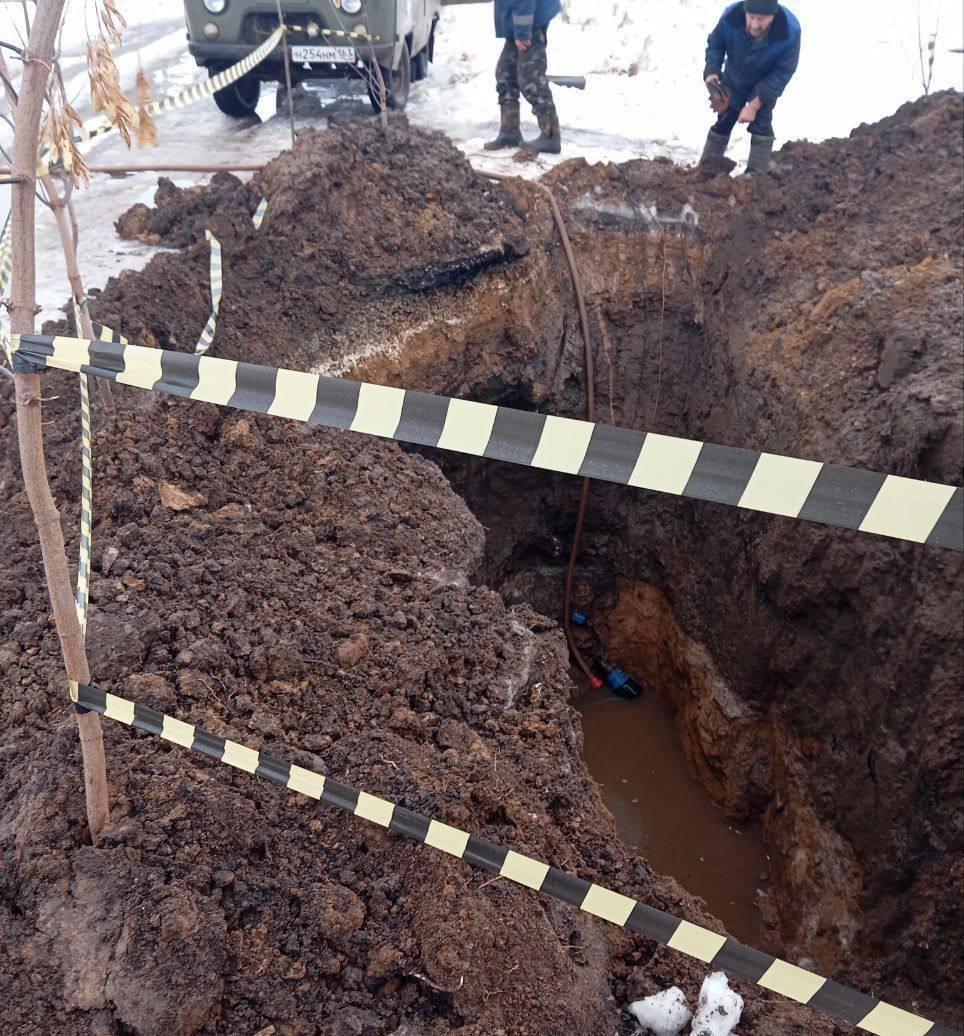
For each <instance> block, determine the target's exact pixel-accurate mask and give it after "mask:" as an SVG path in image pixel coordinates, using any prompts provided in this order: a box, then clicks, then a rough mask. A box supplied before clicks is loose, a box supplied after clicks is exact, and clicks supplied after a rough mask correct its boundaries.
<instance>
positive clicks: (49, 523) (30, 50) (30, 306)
mask: <svg viewBox="0 0 964 1036" xmlns="http://www.w3.org/2000/svg"><path fill="white" fill-rule="evenodd" d="M63 8H64V0H38V3H37V6H36V13H35V17H34V22H33V26H32V28H31V31H30V38H29V42H28V44H27V53H26V54H25V55H24V58H25V60H24V71H23V79H22V82H21V87H20V97H19V100H18V102H17V109H16V113H15V129H14V144H13V161H12V168H13V172H14V176H17V177H20V178H21V181H20V182H18V183H16V184H14V185H13V186H12V187H11V191H12V195H13V196H12V199H11V222H12V233H13V271H12V276H11V292H10V296H11V302H10V327H11V330H12V331H13V333H14V334H30V333H32V332H33V330H34V318H35V316H36V270H35V238H34V204H35V195H34V191H35V187H36V168H37V152H38V140H39V131H40V117H41V112H42V109H43V102H44V96H45V92H46V85H47V77H48V75H49V73H50V68H51V66H52V64H53V59H54V40H55V37H56V33H57V30H58V28H59V26H60V21H61V17H62V15H63ZM15 381H16V400H17V436H18V439H19V442H20V463H21V466H22V469H23V480H24V486H25V488H26V490H27V496H28V498H29V500H30V506H31V508H32V509H33V514H34V519H35V521H36V523H37V531H38V534H39V538H40V550H41V554H42V556H43V565H44V573H45V575H46V577H47V588H48V591H49V593H50V602H51V606H52V609H53V614H54V622H55V623H56V626H57V635H58V636H59V638H60V646H61V651H62V652H63V658H64V665H65V667H66V670H67V677H68V679H69V680H71V681H74V682H76V683H89V682H90V669H89V667H88V664H87V653H86V651H85V649H84V635H83V632H82V631H81V628H80V620H79V618H78V616H77V608H76V605H75V603H74V595H73V590H72V588H71V582H70V570H69V568H68V564H67V554H66V550H65V548H64V534H63V529H62V528H61V524H60V514H59V512H58V511H57V507H56V504H55V503H54V499H53V496H52V495H51V492H50V483H49V481H48V478H47V465H46V461H45V459H44V452H43V432H42V427H41V421H42V414H41V393H40V376H39V375H38V374H23V373H17V374H15ZM77 724H78V727H79V731H80V745H81V753H82V755H83V761H84V789H85V794H86V801H87V820H88V823H89V825H90V834H91V838H92V839H93V841H94V842H96V841H97V839H98V837H99V836H100V834H101V832H102V831H103V830H104V828H105V827H106V826H107V824H108V822H109V819H110V818H109V813H108V796H107V771H106V766H105V762H104V742H103V735H102V733H101V727H100V718H99V717H98V715H97V714H96V713H95V712H84V713H80V712H78V713H77Z"/></svg>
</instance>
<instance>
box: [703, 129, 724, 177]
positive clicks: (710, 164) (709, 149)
mask: <svg viewBox="0 0 964 1036" xmlns="http://www.w3.org/2000/svg"><path fill="white" fill-rule="evenodd" d="M729 143H730V138H729V137H724V136H723V135H722V134H721V133H716V132H714V131H713V130H710V132H709V133H708V134H707V135H706V146H705V147H704V148H703V154H702V156H701V157H700V165H701V166H706V167H707V168H710V169H716V168H718V167H719V166H721V165H722V164H723V160H724V159H725V158H726V148H727V145H728V144H729Z"/></svg>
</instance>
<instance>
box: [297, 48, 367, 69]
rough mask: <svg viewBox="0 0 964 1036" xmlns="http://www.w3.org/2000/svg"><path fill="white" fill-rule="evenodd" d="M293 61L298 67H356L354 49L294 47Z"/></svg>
mask: <svg viewBox="0 0 964 1036" xmlns="http://www.w3.org/2000/svg"><path fill="white" fill-rule="evenodd" d="M291 60H292V61H294V62H295V64H296V65H305V64H308V65H323V64H329V65H344V64H348V65H354V64H355V48H354V47H292V48H291Z"/></svg>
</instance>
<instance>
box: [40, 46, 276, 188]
mask: <svg viewBox="0 0 964 1036" xmlns="http://www.w3.org/2000/svg"><path fill="white" fill-rule="evenodd" d="M284 33H285V29H284V26H279V27H278V28H277V29H275V31H274V32H273V33H272V34H271V35H270V36H269V37H268V38H267V39H266V40H265V41H264V43H262V44H261V45H260V46H259V47H257V48H256V49H255V50H253V51H251V53H250V54H248V55H247V56H246V57H243V58H242V59H241V60H240V61H238V62H237V63H236V64H234V65H232V66H231V67H230V68H226V69H225V70H224V71H223V72H218V73H217V75H214V76H211V78H210V79H207V80H202V81H201V82H199V83H195V84H193V85H192V86H188V87H186V88H185V89H183V90H181V91H179V92H178V93H176V94H172V95H171V96H170V97H163V98H161V99H160V100H158V101H152V102H151V103H150V104H149V105H148V106H147V110H148V112H149V113H150V114H151V115H157V114H159V113H160V112H166V111H172V110H173V109H174V108H186V107H187V106H188V105H189V104H194V103H195V101H200V100H203V99H204V98H205V97H211V96H212V95H213V94H215V93H217V92H218V91H219V90H223V89H224V88H225V87H226V86H230V85H231V84H232V83H236V82H237V81H238V80H239V79H240V78H241V77H242V76H243V75H247V73H248V72H250V71H251V70H252V69H253V68H254V67H255V66H256V65H260V64H261V62H262V61H264V60H265V58H267V57H268V55H269V54H270V53H271V52H272V51H273V50H274V48H275V47H276V46H277V45H278V43H279V41H280V40H281V37H282V36H283V35H284ZM115 129H117V126H116V124H115V123H113V122H111V121H110V120H109V119H107V118H103V117H101V118H97V119H91V120H90V121H89V122H86V123H84V125H83V126H82V127H81V128H80V129H79V130H78V131H77V132H76V133H75V134H74V140H75V141H76V142H77V143H81V142H83V141H87V140H93V139H94V137H101V136H104V134H106V133H112V132H113V131H114V130H115ZM50 158H51V155H50V152H49V151H48V152H45V153H44V154H42V155H41V156H40V161H39V163H38V166H37V176H38V177H43V176H47V175H48V174H49V173H50Z"/></svg>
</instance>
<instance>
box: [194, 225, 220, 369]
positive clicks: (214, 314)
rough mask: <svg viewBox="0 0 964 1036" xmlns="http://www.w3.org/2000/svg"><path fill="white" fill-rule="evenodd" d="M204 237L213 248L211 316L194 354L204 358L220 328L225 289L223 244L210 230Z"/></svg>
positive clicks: (205, 232)
mask: <svg viewBox="0 0 964 1036" xmlns="http://www.w3.org/2000/svg"><path fill="white" fill-rule="evenodd" d="M204 236H205V237H206V238H207V239H208V244H210V246H211V315H210V316H209V317H208V322H207V323H206V324H205V325H204V330H203V331H202V332H201V337H200V338H199V339H198V340H197V345H196V346H195V347H194V354H195V355H196V356H203V355H204V354H205V353H206V352H207V351H208V349H210V348H211V343H212V342H213V341H214V332H215V330H216V329H217V326H218V310H219V309H220V308H221V289H222V287H223V280H222V271H221V242H220V241H218V239H217V238H216V237H215V236H214V235H213V234H212V233H211V231H210V230H205V231H204Z"/></svg>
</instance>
